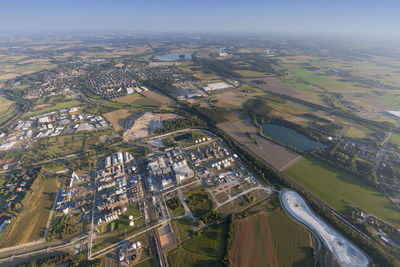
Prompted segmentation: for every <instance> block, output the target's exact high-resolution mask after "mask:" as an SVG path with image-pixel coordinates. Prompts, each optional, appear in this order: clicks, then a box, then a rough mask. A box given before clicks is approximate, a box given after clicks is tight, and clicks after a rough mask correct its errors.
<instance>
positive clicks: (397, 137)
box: [390, 134, 400, 147]
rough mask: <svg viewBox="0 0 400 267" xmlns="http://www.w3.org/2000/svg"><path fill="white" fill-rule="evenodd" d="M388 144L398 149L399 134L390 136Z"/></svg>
mask: <svg viewBox="0 0 400 267" xmlns="http://www.w3.org/2000/svg"><path fill="white" fill-rule="evenodd" d="M390 142H392V143H393V144H395V145H397V146H398V147H400V134H392V137H391V138H390Z"/></svg>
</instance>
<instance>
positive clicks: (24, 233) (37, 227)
mask: <svg viewBox="0 0 400 267" xmlns="http://www.w3.org/2000/svg"><path fill="white" fill-rule="evenodd" d="M57 188H58V179H57V176H56V175H39V176H38V178H37V179H36V181H35V182H34V183H33V184H32V186H31V190H32V194H31V195H29V196H27V198H26V199H25V200H24V205H23V208H22V211H21V213H20V214H19V215H18V217H17V219H16V220H15V222H14V223H13V224H12V225H10V227H11V228H10V229H9V231H7V232H5V233H4V234H7V235H6V236H3V237H2V239H1V241H0V242H1V243H0V244H1V246H2V247H4V246H7V247H8V246H15V245H19V244H23V243H27V242H33V241H37V240H40V239H43V237H44V232H45V229H46V225H47V220H48V218H49V215H50V211H51V209H52V207H53V201H54V198H55V196H56V192H57Z"/></svg>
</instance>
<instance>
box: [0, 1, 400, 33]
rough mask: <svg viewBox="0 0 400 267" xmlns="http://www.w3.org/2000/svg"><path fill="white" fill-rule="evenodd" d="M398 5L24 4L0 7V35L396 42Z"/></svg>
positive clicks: (107, 2) (171, 2)
mask: <svg viewBox="0 0 400 267" xmlns="http://www.w3.org/2000/svg"><path fill="white" fill-rule="evenodd" d="M399 8H400V2H398V1H392V0H384V1H379V2H378V1H371V0H366V1H361V0H355V1H344V0H338V1H317V0H309V1H295V0H283V1H262V0H249V1H238V0H231V1H227V0H221V1H211V0H204V1H190V2H188V1H183V0H173V1H161V0H150V1H124V0H117V1H106V0H99V1H94V0H88V1H84V2H83V1H77V0H71V1H50V0H39V1H28V0H17V1H10V0H5V1H2V3H1V9H2V11H3V12H2V16H1V17H0V32H7V33H9V32H32V31H52V32H54V31H193V32H200V31H203V32H204V31H229V32H283V33H309V34H321V33H323V34H354V35H360V36H378V37H393V38H396V39H397V38H400V33H399V32H398V28H399V26H400V18H399V17H398V14H397V11H398V10H399Z"/></svg>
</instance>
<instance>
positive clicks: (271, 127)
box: [261, 123, 324, 150]
mask: <svg viewBox="0 0 400 267" xmlns="http://www.w3.org/2000/svg"><path fill="white" fill-rule="evenodd" d="M261 127H262V129H263V134H264V135H265V136H268V137H270V138H271V139H273V140H275V141H277V142H279V143H281V144H283V145H287V146H290V147H294V148H297V149H300V150H312V149H314V148H318V147H324V144H322V143H320V142H317V141H313V140H311V139H309V138H308V137H307V136H305V135H303V134H301V133H299V132H296V131H295V130H293V129H290V128H288V127H285V126H282V125H278V124H272V123H265V124H263V125H261Z"/></svg>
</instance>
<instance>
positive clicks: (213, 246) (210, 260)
mask: <svg viewBox="0 0 400 267" xmlns="http://www.w3.org/2000/svg"><path fill="white" fill-rule="evenodd" d="M226 231H227V229H226V224H219V225H213V226H211V227H209V228H207V229H206V230H204V231H203V232H201V233H200V234H199V235H197V236H195V237H193V238H191V239H189V240H187V241H185V242H183V243H182V244H181V246H180V247H178V248H176V249H174V250H172V251H170V252H169V253H168V255H167V259H168V263H169V265H170V266H174V267H180V266H182V267H183V266H184V267H186V266H224V264H223V263H222V259H223V257H224V248H225V239H226Z"/></svg>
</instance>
